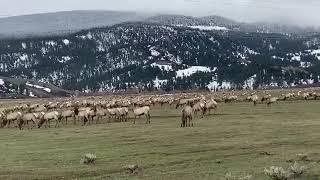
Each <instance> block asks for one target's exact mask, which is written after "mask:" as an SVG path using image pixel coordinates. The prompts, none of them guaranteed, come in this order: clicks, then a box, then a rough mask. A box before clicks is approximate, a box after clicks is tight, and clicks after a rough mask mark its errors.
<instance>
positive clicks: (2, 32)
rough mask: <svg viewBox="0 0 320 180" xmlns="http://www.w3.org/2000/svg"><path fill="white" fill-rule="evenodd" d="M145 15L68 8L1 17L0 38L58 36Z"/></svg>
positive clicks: (133, 19) (136, 18) (137, 18)
mask: <svg viewBox="0 0 320 180" xmlns="http://www.w3.org/2000/svg"><path fill="white" fill-rule="evenodd" d="M145 17H146V15H144V14H142V13H135V12H117V11H67V12H56V13H43V14H33V15H23V16H14V17H7V18H0V27H1V28H0V38H1V37H13V38H17V37H26V36H44V35H61V34H66V33H70V32H75V31H79V30H82V29H89V28H92V27H99V26H109V25H114V24H118V23H121V22H125V21H137V20H142V19H144V18H145Z"/></svg>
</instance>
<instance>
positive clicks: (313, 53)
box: [311, 49, 320, 60]
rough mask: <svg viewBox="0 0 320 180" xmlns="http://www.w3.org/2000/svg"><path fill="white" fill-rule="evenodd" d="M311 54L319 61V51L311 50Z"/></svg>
mask: <svg viewBox="0 0 320 180" xmlns="http://www.w3.org/2000/svg"><path fill="white" fill-rule="evenodd" d="M311 54H312V55H315V56H316V57H317V58H318V60H320V49H316V50H312V51H311Z"/></svg>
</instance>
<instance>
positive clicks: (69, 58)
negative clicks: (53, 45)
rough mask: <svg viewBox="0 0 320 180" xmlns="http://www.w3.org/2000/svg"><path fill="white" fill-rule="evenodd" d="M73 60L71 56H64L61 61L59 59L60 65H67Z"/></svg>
mask: <svg viewBox="0 0 320 180" xmlns="http://www.w3.org/2000/svg"><path fill="white" fill-rule="evenodd" d="M70 60H71V57H70V56H62V57H61V59H58V62H59V63H66V62H68V61H70Z"/></svg>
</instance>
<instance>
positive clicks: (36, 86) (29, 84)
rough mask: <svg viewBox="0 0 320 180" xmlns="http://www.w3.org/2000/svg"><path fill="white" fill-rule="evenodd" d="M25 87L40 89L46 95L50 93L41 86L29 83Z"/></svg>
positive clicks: (49, 90)
mask: <svg viewBox="0 0 320 180" xmlns="http://www.w3.org/2000/svg"><path fill="white" fill-rule="evenodd" d="M26 85H27V86H29V87H34V88H37V89H41V90H43V91H46V92H48V93H50V92H51V89H49V88H46V87H42V86H39V85H35V84H31V83H30V82H29V81H27V82H26Z"/></svg>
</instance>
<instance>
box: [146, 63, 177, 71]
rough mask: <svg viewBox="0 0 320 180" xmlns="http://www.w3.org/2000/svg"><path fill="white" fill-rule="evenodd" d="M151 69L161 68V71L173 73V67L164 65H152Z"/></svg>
mask: <svg viewBox="0 0 320 180" xmlns="http://www.w3.org/2000/svg"><path fill="white" fill-rule="evenodd" d="M151 67H159V68H160V69H161V70H162V69H163V70H165V71H172V66H171V65H162V64H157V63H152V64H151Z"/></svg>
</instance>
